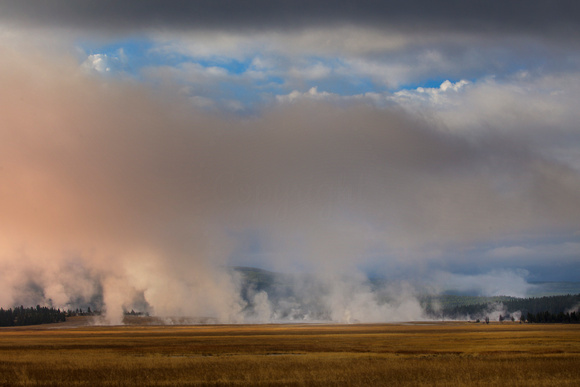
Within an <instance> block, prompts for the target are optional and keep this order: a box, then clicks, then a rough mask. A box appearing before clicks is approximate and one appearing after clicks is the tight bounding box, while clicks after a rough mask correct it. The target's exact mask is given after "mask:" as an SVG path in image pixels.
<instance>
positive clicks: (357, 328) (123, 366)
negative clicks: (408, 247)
mask: <svg viewBox="0 0 580 387" xmlns="http://www.w3.org/2000/svg"><path fill="white" fill-rule="evenodd" d="M579 365H580V326H578V325H519V324H503V325H500V324H496V325H493V324H490V325H483V324H469V323H456V324H452V323H446V324H415V325H384V324H383V325H378V324H377V325H235V326H231V325H230V326H226V325H219V326H124V327H78V328H64V329H43V328H40V329H39V328H36V329H2V330H0V385H35V386H40V385H42V386H51V385H72V386H74V385H87V386H88V385H91V386H94V385H111V386H134V385H139V386H142V385H152V386H189V385H225V386H234V385H288V386H293V385H365V386H367V385H413V386H421V385H430V386H432V385H441V386H445V385H449V386H451V385H453V386H455V385H516V386H517V385H522V386H523V385H526V386H530V385H531V386H548V385H549V386H553V385H563V386H565V385H569V386H577V385H580V367H579Z"/></svg>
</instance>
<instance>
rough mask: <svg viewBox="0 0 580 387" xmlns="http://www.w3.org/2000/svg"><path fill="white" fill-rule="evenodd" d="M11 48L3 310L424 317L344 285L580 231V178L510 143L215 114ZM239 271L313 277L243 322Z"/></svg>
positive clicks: (360, 120) (374, 115) (304, 111)
mask: <svg viewBox="0 0 580 387" xmlns="http://www.w3.org/2000/svg"><path fill="white" fill-rule="evenodd" d="M1 54H2V57H3V58H4V59H3V61H2V62H0V84H2V88H1V90H0V117H2V125H1V126H0V179H1V181H2V183H1V184H0V214H1V217H0V270H2V273H3V276H2V281H0V304H1V305H4V306H12V305H13V304H20V303H22V304H35V303H42V304H52V305H53V306H56V307H68V306H70V307H73V308H74V307H75V306H79V305H83V304H85V305H86V304H93V305H98V306H99V307H101V308H102V309H103V310H104V311H105V312H106V318H107V319H108V320H109V321H110V322H112V323H118V322H119V321H120V318H121V316H122V311H123V309H131V308H134V307H136V306H139V307H141V308H146V309H148V311H150V312H151V313H154V314H157V315H161V316H199V317H212V318H216V319H217V320H219V321H223V322H238V321H241V319H244V318H249V319H251V318H254V319H255V320H256V321H263V320H276V319H284V318H286V319H300V318H302V319H312V320H317V319H328V320H332V321H344V322H350V321H388V320H401V319H402V320H406V319H417V318H421V313H422V311H421V309H420V307H419V304H418V302H417V301H416V300H414V298H413V297H412V296H411V295H409V296H408V297H407V295H408V294H407V293H408V292H402V291H400V290H399V291H397V292H394V293H391V295H390V296H389V297H390V298H385V297H382V296H381V292H377V291H376V289H371V287H370V286H369V285H368V284H367V283H366V282H365V279H364V278H358V276H356V275H354V279H349V277H348V276H345V275H346V274H348V273H356V272H357V271H356V267H357V266H358V265H361V264H364V263H365V262H367V261H369V260H375V261H376V259H377V258H376V257H384V258H381V259H384V260H396V259H401V258H398V257H404V258H405V259H407V260H411V261H413V260H414V261H416V262H417V264H418V265H420V264H421V262H423V259H424V257H425V256H429V254H426V252H427V251H429V250H431V249H436V250H437V249H439V250H445V249H447V248H449V247H450V246H466V245H469V244H470V243H475V242H478V241H481V240H489V239H493V238H500V237H501V238H506V237H509V236H513V237H517V236H520V235H523V234H525V233H527V232H532V231H536V230H541V229H544V228H552V227H560V228H565V229H566V228H571V227H575V225H577V224H578V221H579V220H580V208H579V207H578V206H577V203H578V202H580V179H578V175H577V174H575V173H574V172H572V171H571V170H569V169H567V168H566V167H563V166H562V165H560V164H558V163H556V162H553V161H549V160H546V159H544V158H542V157H540V156H538V154H536V152H534V151H533V149H532V148H530V147H528V146H526V145H525V144H519V143H517V142H514V141H513V140H510V139H506V138H501V137H497V134H494V135H490V136H488V137H485V136H480V137H479V138H478V139H477V140H475V141H474V140H473V139H471V138H468V137H464V136H462V135H461V134H450V133H446V132H444V131H440V130H439V128H437V127H433V125H431V124H429V123H428V122H426V121H425V120H424V119H420V118H412V117H410V116H408V115H407V114H406V113H404V112H402V111H399V110H398V109H395V108H385V109H376V108H372V107H368V106H363V105H357V104H354V105H352V106H347V107H344V106H343V107H336V106H333V105H328V104H324V103H322V102H321V103H316V102H312V101H310V102H308V103H304V104H302V103H295V104H291V105H284V104H282V105H277V106H275V107H271V108H270V109H269V110H267V111H263V112H262V113H261V114H260V115H259V116H257V117H246V118H240V117H225V118H224V117H217V116H214V115H210V114H206V113H202V112H200V111H196V110H193V109H191V106H190V105H189V104H188V103H187V101H185V100H181V99H179V98H178V97H175V95H173V94H172V95H169V94H165V93H164V91H162V90H161V89H160V90H150V89H147V88H145V87H144V86H139V85H136V84H134V83H132V82H129V81H127V82H122V81H118V80H111V79H110V80H105V81H103V80H102V79H99V78H93V77H91V76H89V75H87V74H86V73H84V72H83V71H82V70H81V69H79V66H78V64H77V63H75V61H73V60H68V59H64V60H58V61H56V60H54V59H53V58H52V57H51V56H48V55H43V54H38V53H37V54H26V55H25V54H21V53H18V52H16V51H14V50H10V49H9V48H3V49H2V50H1ZM505 179H509V180H510V182H511V185H510V189H509V190H508V191H506V189H505V187H503V186H501V184H500V183H501V182H502V181H505ZM548 183H549V184H548ZM249 240H255V241H257V242H256V243H251V242H248V241H249ZM244 257H246V258H244ZM247 257H250V258H247ZM243 259H252V260H253V262H255V263H257V264H259V263H265V264H266V265H267V266H268V267H271V268H275V269H280V270H283V271H284V270H288V271H290V270H295V269H298V268H303V269H306V271H310V272H312V273H318V274H316V276H317V281H311V282H308V281H306V282H305V280H303V279H297V281H298V284H297V286H295V287H294V291H293V297H294V298H279V297H277V298H271V297H272V295H270V294H266V293H264V292H260V291H256V292H255V294H253V295H252V299H251V302H252V303H253V305H254V308H253V310H252V311H248V310H247V300H244V299H243V297H241V295H240V282H239V279H236V278H235V277H236V276H235V275H232V274H231V272H230V271H229V270H227V269H225V268H226V267H227V266H228V265H231V264H236V262H239V261H240V260H243ZM320 273H324V275H322V274H320ZM351 275H352V274H351ZM392 294H398V295H397V296H393V295H392ZM381 297H382V298H381ZM252 316H253V317H252Z"/></svg>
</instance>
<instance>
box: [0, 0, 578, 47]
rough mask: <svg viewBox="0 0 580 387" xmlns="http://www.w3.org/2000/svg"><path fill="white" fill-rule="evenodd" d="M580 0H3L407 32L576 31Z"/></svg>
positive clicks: (85, 16) (84, 22)
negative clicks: (353, 26) (357, 26)
mask: <svg viewBox="0 0 580 387" xmlns="http://www.w3.org/2000/svg"><path fill="white" fill-rule="evenodd" d="M579 15H580V3H579V2H577V1H574V0H551V1H544V0H509V1H504V0H500V1H497V0H491V1H490V0H471V1H463V0H443V1H431V0H419V1H417V0H415V1H408V0H391V1H373V0H363V1H360V0H359V1H350V0H342V1H330V0H323V1H306V0H296V1H269V0H268V1H266V0H253V1H235V0H211V1H156V0H145V1H122V2H120V1H110V0H107V1H74V2H71V1H65V0H56V1H18V0H2V1H0V19H1V20H3V21H4V22H14V23H30V24H29V25H49V26H65V27H67V26H68V27H74V28H95V29H104V30H106V31H110V30H132V29H147V28H170V29H199V28H201V29H208V28H209V29H271V28H275V29H293V28H302V27H320V26H332V25H343V24H354V25H364V26H374V27H378V28H387V29H389V28H396V29H400V28H403V29H407V30H408V31H417V30H419V31H421V30H424V29H429V30H433V29H435V30H467V31H471V32H479V33H482V32H486V33H494V32H516V33H518V32H520V33H524V34H533V35H545V36H548V35H551V36H558V37H566V38H568V39H570V38H571V37H572V38H573V37H575V36H577V34H578V32H579V30H580V27H579V23H578V16H579Z"/></svg>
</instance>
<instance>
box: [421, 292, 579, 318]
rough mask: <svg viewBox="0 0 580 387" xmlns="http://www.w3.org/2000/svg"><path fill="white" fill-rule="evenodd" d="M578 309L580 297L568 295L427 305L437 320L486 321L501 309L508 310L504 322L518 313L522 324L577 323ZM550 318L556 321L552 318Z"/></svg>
mask: <svg viewBox="0 0 580 387" xmlns="http://www.w3.org/2000/svg"><path fill="white" fill-rule="evenodd" d="M578 305H580V294H575V295H571V294H568V295H560V296H545V297H531V298H514V297H509V298H508V297H506V298H504V299H503V300H501V301H498V302H493V303H490V302H482V303H472V304H467V305H457V304H455V305H444V306H443V307H442V308H441V309H435V308H433V306H432V304H431V303H426V310H427V313H428V314H429V315H431V316H432V317H435V318H442V319H461V318H465V317H466V316H470V317H471V318H477V317H479V318H483V317H484V316H486V315H489V314H490V313H491V310H493V309H494V308H498V307H499V308H501V309H503V310H504V313H503V316H502V317H503V318H504V319H506V318H511V316H512V315H513V314H514V313H515V312H520V315H521V317H522V320H523V319H524V317H525V318H526V319H527V320H528V321H531V322H560V320H561V322H575V321H574V318H575V317H573V316H572V313H573V312H574V311H573V309H574V308H578ZM528 315H529V316H530V317H531V320H530V319H528V318H527V316H528ZM577 315H578V312H576V313H575V314H574V316H577ZM546 316H556V317H553V318H552V317H549V318H548V317H546ZM557 316H559V317H557ZM566 316H568V317H566ZM516 318H518V317H516ZM548 320H549V321H548ZM555 320H558V321H555ZM564 320H566V321H564ZM568 320H569V321H568Z"/></svg>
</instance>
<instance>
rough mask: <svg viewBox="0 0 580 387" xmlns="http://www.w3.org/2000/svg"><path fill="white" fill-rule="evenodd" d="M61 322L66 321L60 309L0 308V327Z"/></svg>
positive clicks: (40, 307) (38, 306)
mask: <svg viewBox="0 0 580 387" xmlns="http://www.w3.org/2000/svg"><path fill="white" fill-rule="evenodd" d="M63 321H66V313H65V312H64V311H61V310H60V309H54V308H47V307H45V306H40V305H36V308H34V307H30V308H25V307H23V306H22V305H21V306H20V307H16V308H14V309H12V308H10V309H3V308H0V326H2V327H12V326H21V325H39V324H51V323H57V322H63Z"/></svg>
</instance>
